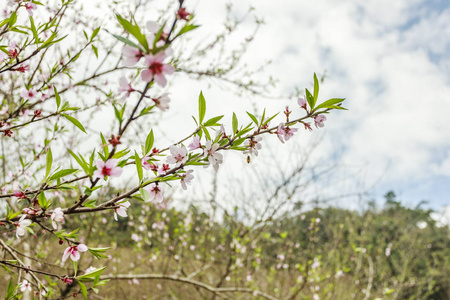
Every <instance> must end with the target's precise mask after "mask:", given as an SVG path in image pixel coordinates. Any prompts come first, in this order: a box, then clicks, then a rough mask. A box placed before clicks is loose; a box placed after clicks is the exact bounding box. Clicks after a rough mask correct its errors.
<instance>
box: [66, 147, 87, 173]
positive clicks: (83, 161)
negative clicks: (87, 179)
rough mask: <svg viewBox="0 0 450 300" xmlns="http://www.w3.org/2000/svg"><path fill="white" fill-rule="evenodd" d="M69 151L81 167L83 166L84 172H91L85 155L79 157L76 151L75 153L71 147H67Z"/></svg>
mask: <svg viewBox="0 0 450 300" xmlns="http://www.w3.org/2000/svg"><path fill="white" fill-rule="evenodd" d="M67 151H68V152H69V153H70V155H72V157H73V158H75V160H76V161H77V163H78V164H79V165H80V167H82V168H83V170H84V172H85V173H86V174H89V167H88V164H87V162H86V161H85V160H84V158H83V157H81V155H80V157H78V155H76V154H75V153H73V152H72V151H71V150H70V149H67Z"/></svg>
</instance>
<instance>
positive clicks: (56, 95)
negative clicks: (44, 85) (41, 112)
mask: <svg viewBox="0 0 450 300" xmlns="http://www.w3.org/2000/svg"><path fill="white" fill-rule="evenodd" d="M53 90H54V91H55V101H56V109H57V110H58V109H59V106H60V105H61V97H60V96H59V94H58V91H57V90H56V87H53Z"/></svg>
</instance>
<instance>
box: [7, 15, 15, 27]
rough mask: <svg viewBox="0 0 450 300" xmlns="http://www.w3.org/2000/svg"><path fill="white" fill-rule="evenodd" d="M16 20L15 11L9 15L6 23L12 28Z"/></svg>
mask: <svg viewBox="0 0 450 300" xmlns="http://www.w3.org/2000/svg"><path fill="white" fill-rule="evenodd" d="M16 21H17V14H16V12H13V13H12V14H11V16H10V17H9V24H8V26H9V28H12V27H13V26H14V24H16Z"/></svg>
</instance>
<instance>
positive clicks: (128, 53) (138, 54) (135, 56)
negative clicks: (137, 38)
mask: <svg viewBox="0 0 450 300" xmlns="http://www.w3.org/2000/svg"><path fill="white" fill-rule="evenodd" d="M122 54H123V56H125V60H124V61H123V65H124V66H126V67H132V66H134V65H135V64H136V63H137V62H138V61H139V60H140V59H141V58H142V57H144V54H143V53H142V51H141V50H139V49H136V48H134V47H131V46H125V47H123V49H122Z"/></svg>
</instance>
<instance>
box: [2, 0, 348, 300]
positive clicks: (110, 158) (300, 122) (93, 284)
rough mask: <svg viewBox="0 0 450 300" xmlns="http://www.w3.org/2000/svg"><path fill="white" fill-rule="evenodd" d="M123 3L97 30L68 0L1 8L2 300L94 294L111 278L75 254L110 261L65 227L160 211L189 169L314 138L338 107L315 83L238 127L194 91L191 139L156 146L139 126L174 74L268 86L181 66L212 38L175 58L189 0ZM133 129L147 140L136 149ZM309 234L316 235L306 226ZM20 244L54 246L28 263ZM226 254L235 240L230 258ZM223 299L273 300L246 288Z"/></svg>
mask: <svg viewBox="0 0 450 300" xmlns="http://www.w3.org/2000/svg"><path fill="white" fill-rule="evenodd" d="M127 3H128V2H125V3H122V4H123V5H122V6H119V7H114V5H115V4H113V3H111V4H108V3H106V4H105V5H106V6H108V5H110V7H109V8H110V9H111V11H114V12H115V14H114V19H112V20H108V18H107V17H106V18H105V20H104V21H103V22H101V20H99V19H97V18H87V17H85V16H84V15H83V12H84V10H82V9H80V7H81V6H80V5H81V4H80V3H78V1H75V0H60V1H53V2H51V1H50V2H49V3H43V2H39V1H35V0H30V1H24V0H10V1H9V2H8V5H7V7H6V8H5V9H4V12H3V14H4V18H3V20H1V21H0V50H1V51H0V55H1V56H0V93H1V94H2V103H1V108H0V133H2V137H1V150H2V157H3V160H2V184H1V188H2V194H1V195H0V201H2V203H1V205H2V209H3V208H4V209H3V210H0V230H1V231H0V233H1V234H2V236H1V238H0V245H1V249H2V251H3V256H2V258H1V259H0V265H2V266H3V267H4V269H5V270H6V271H7V272H10V273H11V274H13V276H12V277H11V280H10V281H9V285H8V287H7V295H6V299H18V298H19V297H20V296H21V294H22V293H25V294H24V295H26V294H27V293H28V292H30V291H32V292H33V293H34V295H35V297H36V298H42V299H45V298H50V299H60V298H62V297H66V296H67V295H69V293H70V292H74V293H81V294H82V295H83V297H84V298H85V299H87V298H88V297H89V296H88V295H89V294H91V293H99V292H100V290H99V289H100V288H101V287H102V286H105V285H107V284H108V282H107V281H108V279H110V278H109V277H108V276H106V275H105V274H104V271H105V270H106V269H107V267H106V266H103V267H97V268H92V267H90V266H86V267H85V268H84V269H82V268H80V265H81V263H80V262H81V261H82V260H83V259H85V258H86V257H90V258H95V259H99V260H100V261H101V260H106V259H109V258H110V257H114V253H110V251H108V250H109V247H103V246H102V245H100V244H98V243H97V241H96V240H92V239H89V238H88V237H90V234H91V233H92V234H95V233H93V232H94V231H93V230H94V229H93V228H90V229H88V228H83V227H82V226H78V227H76V228H72V225H73V224H74V223H73V222H72V221H71V220H73V219H75V218H77V217H80V218H81V217H83V216H86V215H92V216H95V215H100V214H101V213H104V212H109V213H110V214H111V216H114V219H115V220H116V221H118V222H119V221H120V218H118V217H117V216H120V217H121V218H127V216H128V212H127V211H128V210H130V209H133V207H136V206H138V205H139V207H141V206H143V207H144V208H143V210H144V211H145V210H149V209H150V207H156V208H158V209H167V207H168V200H167V199H168V198H167V197H165V196H164V194H165V193H166V191H167V190H170V189H171V188H173V186H172V184H173V183H174V182H178V184H180V185H181V187H182V188H183V189H184V190H189V184H191V183H192V182H193V181H195V179H196V176H198V175H197V174H196V173H195V171H196V169H197V168H199V167H203V168H209V167H210V166H212V168H213V169H215V170H218V168H220V166H221V165H222V164H223V163H224V156H223V153H224V152H226V151H234V152H242V153H244V154H245V155H248V156H250V155H254V156H256V155H258V153H259V152H261V151H264V146H263V145H264V142H265V141H266V140H268V139H271V138H275V136H277V137H278V139H279V140H280V141H281V142H282V143H285V142H288V141H289V140H290V139H293V138H295V134H296V132H298V131H299V130H300V129H303V128H304V129H308V130H312V128H311V126H310V123H309V122H312V121H314V123H315V126H316V127H317V129H319V128H321V127H323V126H324V125H325V123H324V121H325V120H326V117H325V114H328V113H329V112H330V111H332V110H342V109H344V108H343V107H342V102H343V101H344V99H343V98H333V99H328V100H325V101H321V100H319V79H318V78H317V76H316V74H314V76H313V81H314V85H313V88H312V92H310V91H309V90H308V89H305V94H304V98H301V99H298V104H299V105H298V106H296V107H295V108H292V110H289V108H287V107H286V109H285V111H284V113H281V114H280V113H277V112H270V113H269V112H268V111H267V112H266V110H265V109H261V111H258V112H254V113H250V112H247V115H248V117H249V119H246V120H238V118H237V117H236V114H233V115H231V116H224V115H221V116H211V117H209V118H206V115H207V101H206V99H205V97H204V95H203V92H201V91H198V94H199V97H198V99H192V103H191V105H192V106H194V105H195V106H197V107H198V114H197V115H196V116H193V119H194V122H193V123H192V129H191V133H190V134H189V135H187V136H185V137H181V138H180V139H179V140H178V142H176V143H173V144H168V145H162V143H161V142H159V141H158V139H159V138H160V136H161V134H160V133H159V132H158V131H157V127H154V128H152V129H147V128H148V126H145V125H146V124H151V122H157V121H158V120H157V118H158V117H156V115H157V114H155V112H164V111H167V110H170V107H169V102H170V103H171V105H175V103H176V99H171V97H170V94H169V92H170V89H175V88H176V85H169V83H170V82H171V80H172V78H173V76H174V75H175V74H176V73H185V74H188V75H195V76H198V77H202V76H210V77H213V78H216V79H219V80H223V81H225V82H228V83H230V84H232V85H234V86H236V87H237V88H240V89H245V90H248V91H250V92H253V93H257V92H258V91H261V87H262V86H265V85H264V84H261V85H258V84H257V83H242V82H240V81H236V80H235V79H231V78H228V77H227V76H228V72H229V71H230V70H232V69H233V68H235V67H236V64H237V63H238V62H237V61H234V62H233V63H232V64H231V65H230V69H228V70H225V71H224V70H221V71H219V68H218V67H217V66H214V65H213V66H212V68H211V69H209V70H206V71H198V70H195V69H193V68H190V67H189V66H190V64H195V63H196V60H198V59H202V56H203V55H204V52H207V50H208V49H212V48H214V47H216V44H217V43H219V42H220V41H221V40H222V39H223V38H218V39H216V40H215V42H213V43H212V44H209V45H207V46H206V48H204V49H199V50H198V51H197V52H195V53H194V54H193V55H192V56H191V57H188V58H186V56H183V53H180V51H181V52H182V50H180V47H179V44H180V43H184V42H189V40H188V39H186V37H189V36H190V35H195V32H196V31H195V29H196V28H197V27H198V26H199V25H200V24H201V20H197V19H196V18H195V14H194V12H193V11H192V10H191V9H192V8H191V7H189V3H184V1H183V0H179V1H177V2H174V3H172V4H171V5H170V6H169V7H168V8H167V12H166V13H162V15H161V17H160V18H159V19H152V20H150V19H145V16H146V14H145V13H142V12H145V11H146V9H151V7H149V6H146V5H144V4H143V3H141V2H137V3H133V4H132V5H131V4H130V3H128V4H127ZM113 9H114V10H113ZM98 17H100V16H98ZM99 23H103V25H102V26H101V27H99V26H98V24H99ZM258 26H259V24H258ZM232 30H233V28H228V31H232ZM218 36H220V35H218ZM250 41H251V40H249V41H247V43H248V42H250ZM177 51H178V53H177ZM236 60H238V59H236ZM112 79H115V81H113V83H111V82H112V81H111V80H112ZM110 81H111V82H110ZM104 111H108V112H110V114H111V115H112V118H113V119H114V121H113V123H112V127H111V130H110V131H109V132H99V131H98V129H97V128H96V126H95V124H93V123H92V122H93V121H94V120H98V119H99V118H101V117H99V114H100V113H101V112H104ZM226 119H230V120H231V129H232V130H231V131H230V132H228V133H226V132H225V129H224V126H223V123H224V122H225V120H226ZM136 128H139V129H136ZM144 129H145V130H146V132H145V138H143V139H136V136H138V137H139V136H140V135H139V134H140V132H141V131H142V130H144ZM263 136H265V137H264V140H263ZM83 142H84V143H83ZM81 145H83V146H81ZM156 145H158V148H156ZM125 173H127V174H132V175H131V177H133V178H134V179H135V180H134V181H133V184H131V185H128V186H123V187H121V188H116V187H115V186H114V185H113V184H111V182H112V180H114V179H115V180H125V179H123V178H124V177H125V176H124V174H125ZM127 176H128V175H127ZM155 224H156V225H155V226H158V225H157V223H155ZM312 224H313V225H311V232H314V231H315V230H316V226H315V225H314V224H316V223H314V222H313V223H312ZM135 240H137V241H139V237H135ZM31 241H33V243H35V244H36V247H44V246H48V245H50V243H52V244H59V245H60V246H61V247H59V248H57V249H59V250H58V251H59V252H58V251H56V250H55V252H52V255H51V256H48V257H46V258H45V259H43V258H42V257H40V256H37V255H36V256H32V257H29V255H27V254H24V253H23V252H22V247H23V245H24V243H28V242H31ZM192 246H194V247H195V245H192ZM237 248H238V242H236V243H235V245H234V246H233V249H234V250H233V251H236V249H237ZM64 249H65V250H64ZM230 253H231V252H230ZM25 258H27V259H28V258H29V259H31V260H32V263H31V265H29V264H26V263H24V260H25ZM69 258H70V261H71V262H72V265H70V264H69V263H68V262H67V261H68V259H69ZM279 260H280V261H282V260H283V259H281V256H280V258H279ZM280 263H281V262H280ZM105 264H106V263H105ZM69 265H70V266H69ZM49 266H50V267H49ZM316 267H317V266H316ZM230 270H231V269H230ZM133 276H134V275H133ZM164 276H165V277H164ZM227 276H228V275H227ZM227 276H223V278H221V282H223V281H225V280H227ZM248 276H250V277H251V275H250V274H249V275H248ZM166 277H167V278H169V279H170V280H174V281H176V280H178V281H180V282H184V283H186V284H193V285H196V286H197V287H198V288H203V289H206V290H208V289H209V290H210V291H211V292H213V293H214V294H221V293H223V292H224V291H223V290H220V289H219V288H212V287H210V286H208V285H207V284H206V283H198V282H194V281H192V280H190V279H189V277H183V278H180V277H177V276H167V275H161V278H166ZM138 278H139V276H138V275H136V276H134V278H132V279H133V280H137V279H138ZM58 285H59V286H60V288H59V289H58V288H57V287H58ZM298 290H301V289H296V291H298ZM231 291H233V292H244V293H253V294H254V295H257V296H261V297H264V298H267V299H273V297H272V296H270V295H269V294H267V293H264V292H262V291H259V290H256V289H255V290H250V289H239V288H235V289H233V290H231ZM293 296H295V295H293Z"/></svg>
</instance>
